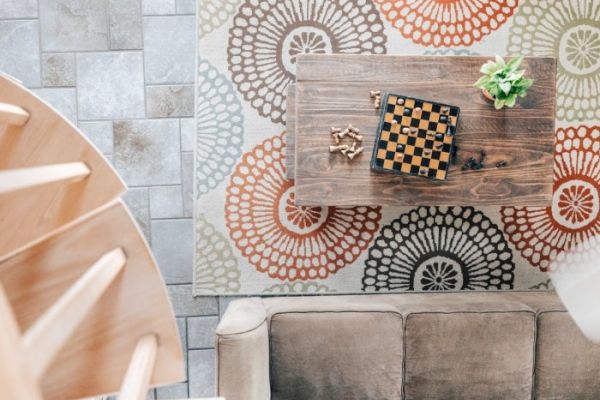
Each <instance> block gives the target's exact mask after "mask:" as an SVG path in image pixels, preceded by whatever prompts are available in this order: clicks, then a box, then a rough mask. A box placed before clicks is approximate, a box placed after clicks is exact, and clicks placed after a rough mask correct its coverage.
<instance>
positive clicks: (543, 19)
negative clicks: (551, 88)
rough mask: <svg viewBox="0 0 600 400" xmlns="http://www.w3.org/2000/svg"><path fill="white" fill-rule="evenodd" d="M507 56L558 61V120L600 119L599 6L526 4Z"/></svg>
mask: <svg viewBox="0 0 600 400" xmlns="http://www.w3.org/2000/svg"><path fill="white" fill-rule="evenodd" d="M507 53H509V54H525V55H532V56H554V57H557V59H558V75H557V80H556V90H557V109H556V113H557V117H558V119H561V120H566V121H574V120H578V121H581V120H597V119H599V118H600V101H599V99H600V7H599V6H598V2H597V1H587V0H564V1H549V0H529V1H527V2H526V3H524V4H523V5H522V6H521V7H519V10H518V11H517V13H516V14H515V17H514V24H513V25H512V26H511V28H510V41H509V44H508V47H507Z"/></svg>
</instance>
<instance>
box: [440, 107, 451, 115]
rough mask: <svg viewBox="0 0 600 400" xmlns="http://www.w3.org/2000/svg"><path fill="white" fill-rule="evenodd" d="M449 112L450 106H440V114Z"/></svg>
mask: <svg viewBox="0 0 600 400" xmlns="http://www.w3.org/2000/svg"><path fill="white" fill-rule="evenodd" d="M449 112H450V107H446V106H444V107H442V114H448V113H449Z"/></svg>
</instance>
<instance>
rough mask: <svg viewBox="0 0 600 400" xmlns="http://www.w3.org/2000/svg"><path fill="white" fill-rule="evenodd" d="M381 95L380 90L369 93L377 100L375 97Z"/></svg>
mask: <svg viewBox="0 0 600 400" xmlns="http://www.w3.org/2000/svg"><path fill="white" fill-rule="evenodd" d="M380 94H381V91H380V90H371V91H370V92H369V95H370V96H371V98H372V99H373V98H375V97H377V96H379V95H380Z"/></svg>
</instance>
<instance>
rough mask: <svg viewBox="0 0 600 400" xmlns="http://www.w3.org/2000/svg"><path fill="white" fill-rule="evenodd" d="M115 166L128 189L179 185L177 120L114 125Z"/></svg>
mask: <svg viewBox="0 0 600 400" xmlns="http://www.w3.org/2000/svg"><path fill="white" fill-rule="evenodd" d="M113 129H114V137H115V139H114V140H115V145H114V146H115V166H116V168H117V169H118V170H119V172H120V173H121V176H122V177H123V179H124V180H125V182H127V184H129V185H132V186H146V185H176V184H180V183H181V154H180V151H179V149H180V145H179V124H178V121H177V120H172V119H155V120H137V121H116V122H115V123H114V125H113Z"/></svg>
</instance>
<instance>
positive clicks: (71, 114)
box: [33, 88, 77, 124]
mask: <svg viewBox="0 0 600 400" xmlns="http://www.w3.org/2000/svg"><path fill="white" fill-rule="evenodd" d="M33 92H34V93H35V94H37V95H38V96H40V97H41V98H42V99H43V100H44V101H45V102H46V103H48V104H50V105H51V106H52V107H53V108H54V109H55V110H56V111H58V112H59V113H60V114H62V116H63V117H65V118H67V119H68V120H69V121H71V122H72V123H74V124H77V104H76V100H75V96H76V95H75V88H43V89H34V90H33Z"/></svg>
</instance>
